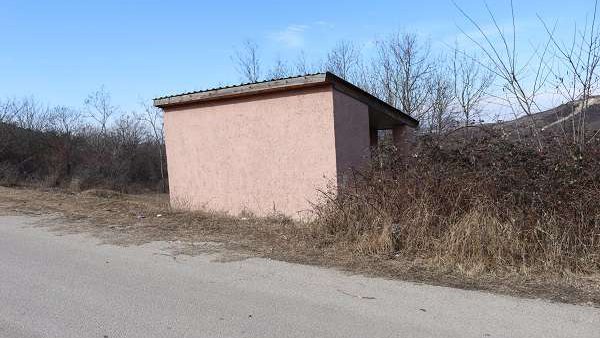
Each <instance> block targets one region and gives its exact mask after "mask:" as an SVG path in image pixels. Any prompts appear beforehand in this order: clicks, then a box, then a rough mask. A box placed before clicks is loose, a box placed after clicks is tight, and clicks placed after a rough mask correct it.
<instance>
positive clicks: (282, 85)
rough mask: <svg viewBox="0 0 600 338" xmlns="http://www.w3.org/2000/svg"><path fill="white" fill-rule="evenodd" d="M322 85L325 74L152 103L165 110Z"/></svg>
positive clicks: (158, 100) (223, 89) (201, 93)
mask: <svg viewBox="0 0 600 338" xmlns="http://www.w3.org/2000/svg"><path fill="white" fill-rule="evenodd" d="M322 84H327V81H326V74H325V73H323V74H314V75H307V76H301V77H294V78H286V79H281V80H274V81H266V82H260V83H251V84H247V85H242V86H234V87H227V88H221V89H215V90H209V91H205V92H198V93H189V94H183V95H176V96H169V97H162V98H156V99H154V100H153V103H154V106H156V107H159V108H166V107H170V106H179V105H184V104H192V103H197V102H204V101H212V100H220V99H229V98H234V97H240V96H248V95H256V94H263V93H270V92H277V91H283V90H289V89H296V88H305V87H311V86H317V85H322Z"/></svg>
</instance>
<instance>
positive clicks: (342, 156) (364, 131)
mask: <svg viewBox="0 0 600 338" xmlns="http://www.w3.org/2000/svg"><path fill="white" fill-rule="evenodd" d="M333 105H334V112H335V114H334V120H335V123H334V125H335V147H336V162H337V172H338V175H337V176H338V182H337V183H338V185H344V184H345V182H346V181H347V179H348V174H349V173H350V168H357V169H358V168H361V167H362V166H364V165H365V164H366V163H368V161H369V159H370V142H371V140H370V134H369V107H368V106H367V105H366V104H364V103H363V102H360V101H358V100H357V99H355V98H353V97H351V96H348V95H346V94H344V93H342V92H340V91H338V90H336V89H334V90H333Z"/></svg>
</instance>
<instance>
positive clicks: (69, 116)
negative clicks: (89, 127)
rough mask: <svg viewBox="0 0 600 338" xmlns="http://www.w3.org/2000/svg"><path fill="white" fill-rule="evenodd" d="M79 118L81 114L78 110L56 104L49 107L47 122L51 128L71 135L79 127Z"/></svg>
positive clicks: (62, 133) (80, 122)
mask: <svg viewBox="0 0 600 338" xmlns="http://www.w3.org/2000/svg"><path fill="white" fill-rule="evenodd" d="M81 118H82V114H81V112H80V111H79V110H76V109H73V108H69V107H65V106H57V107H54V108H52V109H51V112H50V119H49V122H50V125H51V129H52V130H54V131H56V132H58V133H59V134H61V135H65V136H67V137H71V136H72V135H73V134H74V133H75V132H76V131H77V130H79V128H80V127H81V124H82V120H81Z"/></svg>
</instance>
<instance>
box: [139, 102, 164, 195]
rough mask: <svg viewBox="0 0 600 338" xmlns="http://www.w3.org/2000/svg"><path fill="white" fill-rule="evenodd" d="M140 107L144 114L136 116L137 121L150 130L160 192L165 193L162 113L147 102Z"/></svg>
mask: <svg viewBox="0 0 600 338" xmlns="http://www.w3.org/2000/svg"><path fill="white" fill-rule="evenodd" d="M142 107H143V109H144V113H143V114H141V115H139V116H138V119H140V120H141V121H143V122H144V123H146V125H147V126H148V127H149V128H150V133H151V135H152V138H153V139H154V142H155V143H156V146H157V148H158V157H159V165H160V178H161V190H162V192H166V191H167V186H166V183H167V182H166V177H165V162H166V158H165V153H164V145H165V132H164V120H163V111H162V109H160V108H157V107H154V106H153V105H151V104H148V103H147V102H142Z"/></svg>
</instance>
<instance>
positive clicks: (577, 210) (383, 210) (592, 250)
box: [314, 136, 600, 273]
mask: <svg viewBox="0 0 600 338" xmlns="http://www.w3.org/2000/svg"><path fill="white" fill-rule="evenodd" d="M440 140H441V139H440V138H438V137H426V138H424V139H422V140H421V142H420V144H419V147H418V149H417V150H416V152H415V154H414V156H413V157H410V158H406V157H405V158H401V157H394V156H393V154H392V155H389V154H388V155H387V157H388V158H390V160H388V161H387V162H386V163H384V166H383V167H381V162H379V161H377V163H376V165H373V166H372V168H370V169H368V170H364V171H360V172H355V175H354V180H353V181H352V182H351V183H350V184H349V185H348V186H347V187H344V188H341V189H340V190H338V191H336V192H330V193H327V194H326V197H327V198H326V200H327V202H325V203H323V204H321V205H319V206H317V208H316V212H317V215H318V218H317V221H316V223H315V226H314V233H315V234H314V236H315V238H317V239H319V240H320V241H321V243H322V244H333V243H344V245H348V246H350V247H352V248H354V250H355V251H356V252H360V253H370V254H386V255H387V254H389V255H391V254H398V255H400V256H402V257H407V258H410V259H419V260H425V261H427V262H429V263H430V264H432V265H435V266H438V267H439V266H442V267H445V268H450V269H455V270H459V271H461V272H468V273H480V272H484V271H496V272H511V271H512V272H528V271H531V270H543V271H550V272H563V273H564V272H567V271H574V272H591V271H598V269H599V268H600V201H599V200H598V199H597V196H599V194H600V169H599V168H600V156H599V155H600V143H599V142H596V143H595V146H594V147H592V146H590V147H589V148H588V149H587V150H586V152H585V153H580V154H579V155H578V156H572V154H573V152H571V151H557V149H558V148H557V147H553V146H552V144H553V142H554V141H553V139H552V138H550V139H547V140H545V143H546V144H547V147H545V148H547V149H553V150H552V151H540V150H539V148H538V147H537V142H532V143H531V144H526V143H521V142H517V141H514V140H508V139H502V138H499V137H489V136H478V137H474V138H473V139H469V140H464V139H460V140H454V141H448V140H445V141H444V142H441V141H440Z"/></svg>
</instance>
